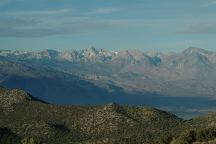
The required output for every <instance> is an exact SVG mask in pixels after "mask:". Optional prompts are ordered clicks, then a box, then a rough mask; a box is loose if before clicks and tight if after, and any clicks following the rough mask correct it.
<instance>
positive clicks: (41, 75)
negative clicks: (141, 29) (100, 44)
mask: <svg viewBox="0 0 216 144" xmlns="http://www.w3.org/2000/svg"><path fill="white" fill-rule="evenodd" d="M0 67H1V69H0V84H1V85H3V86H5V87H7V88H20V89H23V90H26V91H27V92H29V93H32V94H33V95H34V96H36V97H37V98H40V99H42V100H46V101H48V102H52V103H56V104H104V103H108V102H117V103H122V104H130V105H152V106H156V107H159V108H163V109H165V110H168V111H172V112H174V113H176V114H178V115H185V113H188V114H191V113H193V114H197V113H204V112H207V111H210V110H212V109H215V103H216V101H215V98H216V89H215V85H216V52H212V51H207V50H204V49H201V48H194V47H190V48H188V49H186V50H184V51H183V52H180V53H168V54H165V53H160V52H147V53H144V52H142V51H139V50H133V49H132V50H125V51H118V52H116V51H108V50H105V49H99V48H87V49H82V50H72V51H67V52H59V51H55V50H45V51H42V52H24V51H10V50H0ZM179 109H180V110H179ZM188 109H190V110H188Z"/></svg>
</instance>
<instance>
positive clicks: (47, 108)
mask: <svg viewBox="0 0 216 144" xmlns="http://www.w3.org/2000/svg"><path fill="white" fill-rule="evenodd" d="M0 97H1V105H0V127H2V128H4V127H6V128H7V129H1V130H3V131H1V138H0V140H1V141H4V142H2V143H6V142H9V143H10V140H14V141H15V142H14V143H17V144H50V143H52V144H61V143H68V144H69V143H75V144H76V143H77V144H97V143H98V144H101V143H104V144H106V143H107V144H112V143H113V144H115V143H116V144H141V143H149V144H169V143H171V144H189V143H193V142H205V141H212V140H214V139H215V138H216V129H215V127H213V121H215V120H216V119H215V117H214V116H213V114H212V115H211V120H210V117H209V116H207V117H200V118H195V119H192V120H188V121H186V120H183V119H180V118H178V117H176V116H175V115H172V114H170V113H166V112H164V111H160V110H158V109H155V108H151V107H146V108H144V107H128V106H121V105H118V104H115V103H112V104H108V105H100V106H57V105H52V104H47V103H44V102H42V101H40V100H37V99H35V98H34V97H32V96H30V95H29V94H27V93H25V92H24V91H20V90H7V89H3V88H1V89H0ZM5 106H7V107H6V108H5ZM8 109H10V110H8ZM206 118H208V120H209V121H206V120H205V119H206ZM204 121H205V123H204ZM201 124H202V125H201Z"/></svg>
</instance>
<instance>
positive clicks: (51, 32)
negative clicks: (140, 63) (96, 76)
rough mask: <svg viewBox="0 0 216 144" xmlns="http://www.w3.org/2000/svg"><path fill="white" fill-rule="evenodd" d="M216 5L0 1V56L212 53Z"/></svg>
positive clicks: (160, 0) (193, 1)
mask: <svg viewBox="0 0 216 144" xmlns="http://www.w3.org/2000/svg"><path fill="white" fill-rule="evenodd" d="M215 44H216V0H0V50H3V49H7V50H26V51H41V50H44V49H55V50H59V51H68V50H75V49H83V48H88V47H96V48H105V49H108V50H124V49H139V50H143V51H161V52H176V51H182V50H184V49H186V48H188V47H199V48H203V49H207V50H212V51H216V45H215Z"/></svg>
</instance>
